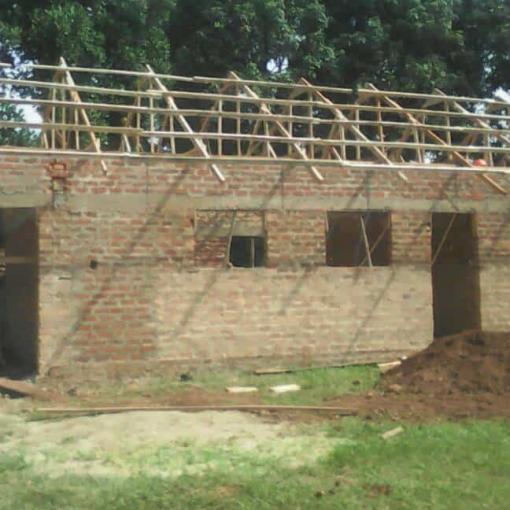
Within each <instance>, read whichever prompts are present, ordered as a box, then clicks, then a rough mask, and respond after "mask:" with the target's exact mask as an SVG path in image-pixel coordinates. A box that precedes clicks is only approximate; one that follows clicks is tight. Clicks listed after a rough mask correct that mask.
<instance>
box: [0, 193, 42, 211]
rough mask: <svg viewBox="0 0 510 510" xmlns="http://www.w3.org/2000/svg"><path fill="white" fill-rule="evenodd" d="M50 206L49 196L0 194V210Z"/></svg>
mask: <svg viewBox="0 0 510 510" xmlns="http://www.w3.org/2000/svg"><path fill="white" fill-rule="evenodd" d="M49 204H51V195H48V194H46V193H13V194H3V193H0V208H5V209H6V208H18V207H45V206H47V205H49Z"/></svg>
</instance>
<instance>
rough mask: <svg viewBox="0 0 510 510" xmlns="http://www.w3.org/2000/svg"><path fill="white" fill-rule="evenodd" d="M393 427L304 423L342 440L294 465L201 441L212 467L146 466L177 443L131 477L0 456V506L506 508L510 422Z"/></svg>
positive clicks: (149, 458)
mask: <svg viewBox="0 0 510 510" xmlns="http://www.w3.org/2000/svg"><path fill="white" fill-rule="evenodd" d="M394 426H395V424H392V423H387V422H370V421H361V420H359V419H355V418H345V419H342V420H339V421H336V422H332V423H326V424H324V425H315V426H310V425H307V426H303V431H302V433H306V434H310V435H311V436H313V435H314V434H317V433H318V432H319V430H318V429H322V430H321V432H322V433H323V434H327V436H329V438H331V439H332V440H335V439H338V443H335V444H334V445H333V446H332V448H331V450H330V451H329V453H327V452H326V454H325V455H324V456H323V457H322V458H320V459H319V461H317V462H315V463H312V464H308V465H305V466H301V467H297V468H294V469H291V468H289V467H288V464H287V463H285V464H284V463H282V462H279V461H274V460H268V457H267V456H266V457H265V456H263V455H260V456H259V454H258V453H250V454H247V453H243V452H236V451H234V450H228V449H225V448H224V447H223V446H222V445H217V446H215V447H208V448H204V449H202V450H200V449H198V448H195V449H193V450H192V451H191V452H190V453H189V455H191V456H195V457H204V458H208V459H216V462H215V463H214V465H213V466H214V467H210V469H208V470H207V471H205V472H202V473H199V474H192V475H190V474H183V475H181V476H178V477H175V478H163V477H158V476H147V474H146V469H145V468H146V467H148V466H150V467H152V468H154V467H158V466H160V467H161V466H163V465H164V464H165V463H166V462H169V459H170V457H171V455H172V452H171V450H170V451H163V452H160V453H159V454H158V452H154V451H149V450H147V451H146V452H144V451H143V450H141V451H139V452H138V453H137V455H136V459H135V460H136V462H137V463H138V464H137V466H139V472H138V474H135V475H131V476H129V477H121V476H119V477H115V476H107V477H105V476H103V477H101V476H94V477H92V476H59V477H57V478H51V477H49V476H46V475H44V474H37V473H36V472H35V470H34V468H33V466H32V465H31V464H30V462H27V460H26V458H25V457H24V456H23V454H22V453H20V454H19V455H18V454H14V455H13V454H12V453H11V454H9V455H5V454H1V455H0V490H1V494H2V497H1V498H0V509H9V510H11V509H12V510H21V509H27V510H29V509H34V510H35V509H37V510H47V509H48V510H49V509H59V510H60V509H73V510H79V509H110V510H120V509H125V510H133V509H158V510H159V509H218V510H220V509H221V510H228V509H243V510H251V509H256V510H263V509H268V510H269V509H310V508H317V509H322V508H323V509H341V508H347V509H370V508H377V509H386V508H387V509H392V510H393V509H401V508H402V509H404V508H405V509H416V508H418V509H428V508H430V509H434V510H436V509H453V510H457V509H463V510H464V509H481V508H487V509H490V510H495V509H506V508H508V502H509V501H510V483H509V480H510V425H509V424H508V423H504V422H498V421H493V422H467V423H437V424H429V425H406V424H404V429H405V430H404V432H403V433H402V434H400V435H398V436H396V437H394V438H393V439H391V440H387V441H385V440H383V439H381V437H380V434H381V432H382V431H385V430H388V429H389V428H391V427H394ZM1 446H2V444H1V442H0V451H1ZM64 446H65V445H64ZM135 460H134V459H133V458H130V459H123V460H122V462H135ZM191 460H193V459H191V458H190V461H191ZM119 462H120V461H119Z"/></svg>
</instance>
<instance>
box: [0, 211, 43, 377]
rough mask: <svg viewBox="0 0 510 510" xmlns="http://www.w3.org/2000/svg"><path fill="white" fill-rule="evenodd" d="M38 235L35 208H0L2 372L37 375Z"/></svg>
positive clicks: (13, 375)
mask: <svg viewBox="0 0 510 510" xmlns="http://www.w3.org/2000/svg"><path fill="white" fill-rule="evenodd" d="M37 340H38V234H37V216H36V210H35V209H33V208H16V209H0V373H2V374H3V375H6V376H8V377H13V378H22V377H28V376H30V375H33V374H35V373H36V372H37V358H38V341H37Z"/></svg>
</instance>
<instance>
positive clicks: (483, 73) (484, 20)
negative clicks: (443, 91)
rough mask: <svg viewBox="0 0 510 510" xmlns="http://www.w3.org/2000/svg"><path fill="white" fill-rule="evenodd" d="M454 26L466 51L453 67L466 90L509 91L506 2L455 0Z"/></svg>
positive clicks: (509, 32) (509, 18) (509, 40)
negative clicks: (463, 81) (457, 71)
mask: <svg viewBox="0 0 510 510" xmlns="http://www.w3.org/2000/svg"><path fill="white" fill-rule="evenodd" d="M455 14H456V15H455V20H454V27H455V29H456V30H459V31H461V32H462V34H463V38H464V44H465V52H463V53H462V54H460V55H457V60H455V61H454V65H455V66H456V67H457V68H459V69H462V70H463V72H464V76H465V84H466V89H467V90H468V91H469V92H473V93H485V94H487V93H490V92H491V91H493V90H495V89H497V88H498V87H503V88H506V89H509V88H510V3H509V2H508V1H507V0H457V1H456V2H455Z"/></svg>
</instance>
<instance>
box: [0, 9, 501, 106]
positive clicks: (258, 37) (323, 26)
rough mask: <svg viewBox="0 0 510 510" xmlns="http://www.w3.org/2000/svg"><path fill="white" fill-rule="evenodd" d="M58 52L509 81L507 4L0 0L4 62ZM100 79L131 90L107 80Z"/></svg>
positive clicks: (323, 72)
mask: <svg viewBox="0 0 510 510" xmlns="http://www.w3.org/2000/svg"><path fill="white" fill-rule="evenodd" d="M60 56H64V57H65V58H66V60H67V62H68V63H69V64H71V65H81V66H91V67H110V68H123V69H143V68H144V64H146V63H150V64H151V65H152V66H153V67H154V68H155V69H156V70H157V71H160V72H175V73H180V74H186V75H213V76H225V75H226V73H227V72H228V71H229V70H235V71H237V72H239V73H240V74H241V75H242V76H244V77H246V78H270V79H279V80H286V79H292V80H296V79H299V78H300V77H301V76H305V77H307V78H309V79H311V80H312V81H315V82H316V83H321V84H333V85H339V86H348V87H353V88H356V87H358V86H359V85H361V84H363V83H364V82H366V81H371V82H373V83H375V84H376V85H378V86H381V87H384V88H395V89H401V90H416V91H424V92H427V91H431V90H432V89H433V88H434V87H439V88H441V89H443V90H444V91H446V92H450V93H458V94H469V95H481V94H485V95H487V94H490V93H491V92H493V91H494V90H496V89H497V88H498V87H503V88H510V3H509V2H508V1H507V0H356V1H352V0H18V1H15V2H13V1H12V0H0V59H1V60H3V61H6V60H10V61H20V62H31V61H35V62H39V63H46V64H55V63H57V62H58V58H59V57H60ZM35 74H36V76H37V74H38V73H35ZM77 79H78V80H79V79H80V78H79V77H78V78H77ZM97 84H99V85H105V86H108V85H112V86H119V87H123V86H132V85H133V84H132V83H127V82H126V81H125V80H123V79H122V78H121V77H118V76H117V77H111V76H106V75H104V76H102V77H100V79H98V81H97ZM7 113H8V112H7ZM4 115H5V109H4Z"/></svg>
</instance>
